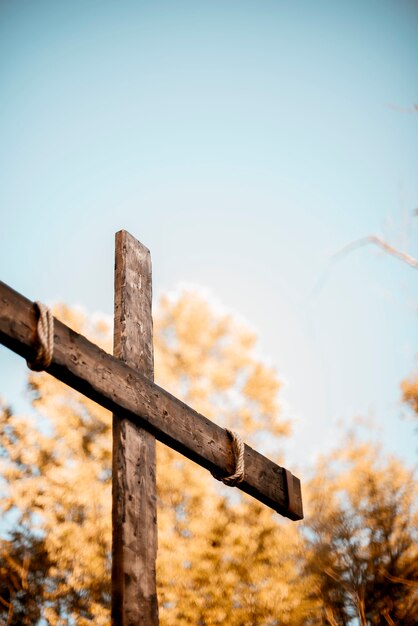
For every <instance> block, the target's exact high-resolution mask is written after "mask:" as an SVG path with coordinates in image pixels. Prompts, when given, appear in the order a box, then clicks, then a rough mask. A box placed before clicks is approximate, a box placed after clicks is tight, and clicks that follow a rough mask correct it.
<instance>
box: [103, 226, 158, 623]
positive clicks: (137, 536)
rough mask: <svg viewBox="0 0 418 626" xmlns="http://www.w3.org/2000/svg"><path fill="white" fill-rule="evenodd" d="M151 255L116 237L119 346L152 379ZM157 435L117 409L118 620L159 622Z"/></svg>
mask: <svg viewBox="0 0 418 626" xmlns="http://www.w3.org/2000/svg"><path fill="white" fill-rule="evenodd" d="M151 303H152V279H151V255H150V253H149V250H148V249H147V248H145V246H143V245H142V244H141V243H139V241H137V240H136V239H135V238H134V237H132V235H130V234H129V233H127V232H126V231H124V230H122V231H119V232H118V233H116V240H115V318H114V320H115V323H114V342H113V353H114V355H115V356H116V357H118V358H119V359H121V360H122V361H123V362H124V363H126V364H127V365H130V366H131V367H134V368H135V369H137V370H138V371H139V372H141V373H142V374H143V375H144V376H145V377H146V378H147V379H149V380H150V381H153V380H154V353H153V340H152V312H151ZM155 470H156V468H155V437H154V436H153V435H152V434H151V433H149V432H147V431H146V430H144V429H143V428H142V427H140V426H138V425H137V424H134V423H133V422H131V421H130V420H129V419H127V418H126V417H124V416H122V417H119V414H118V413H114V414H113V471H112V498H113V506H112V536H113V541H112V624H114V626H157V625H158V603H157V587H156V572H155V567H156V558H157V486H156V473H155Z"/></svg>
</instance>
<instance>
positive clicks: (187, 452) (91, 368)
mask: <svg viewBox="0 0 418 626" xmlns="http://www.w3.org/2000/svg"><path fill="white" fill-rule="evenodd" d="M35 335H36V314H35V308H34V305H33V303H32V302H31V301H30V300H28V299H26V298H25V297H24V296H22V295H20V294H19V293H17V292H16V291H14V290H13V289H11V287H8V286H7V285H6V284H4V283H2V282H0V342H1V343H3V344H4V345H5V346H7V347H8V348H10V349H11V350H13V351H14V352H16V353H17V354H19V355H20V356H22V357H24V358H25V359H28V360H31V359H33V358H34V355H35V351H34V348H33V346H34V344H35ZM47 372H48V373H49V374H51V375H52V376H55V378H57V379H58V380H61V381H62V382H64V383H66V384H67V385H69V386H70V387H72V388H73V389H76V390H77V391H79V392H80V393H83V394H84V395H86V396H87V397H88V398H91V399H92V400H94V401H95V402H97V403H98V404H100V405H101V406H103V407H105V408H106V409H109V411H112V412H116V413H118V415H121V416H125V417H127V418H128V419H129V420H131V421H132V422H134V423H135V424H138V425H140V426H142V427H143V428H145V429H146V430H148V431H149V432H150V433H152V434H153V435H154V436H155V437H156V438H157V439H158V440H159V441H162V442H163V443H164V444H166V445H168V446H170V447H171V448H173V449H174V450H177V451H178V452H180V453H181V454H183V455H184V456H186V457H188V458H189V459H191V460H192V461H194V462H195V463H198V464H199V465H201V466H203V467H205V468H206V469H207V470H209V471H211V472H213V473H215V474H216V475H221V476H227V475H229V474H231V473H233V471H234V458H233V452H232V449H231V441H230V438H229V436H228V434H227V432H226V430H225V429H223V428H221V427H220V426H217V425H216V424H214V423H213V422H211V421H210V420H208V419H207V418H206V417H204V416H203V415H200V414H199V413H197V412H196V411H194V410H193V409H192V408H190V407H189V406H187V405H186V404H184V403H183V402H181V401H180V400H178V399H177V398H175V397H174V396H172V395H171V394H170V393H168V392H167V391H165V390H164V389H161V388H160V387H158V385H156V384H155V383H153V382H152V381H150V380H148V379H147V378H145V376H143V375H142V374H140V373H139V372H138V371H136V370H135V369H133V368H132V367H129V366H128V365H126V364H125V363H123V362H122V361H121V360H119V359H117V358H115V357H114V356H112V355H110V354H107V353H106V352H105V351H104V350H102V349H101V348H99V347H98V346H96V345H95V344H93V343H92V342H90V341H88V339H86V338H85V337H83V335H80V334H78V333H76V332H74V331H73V330H71V329H70V328H68V326H66V325H65V324H62V323H61V322H59V321H58V320H55V330H54V356H53V360H52V363H51V365H50V366H49V367H48V369H47ZM244 458H245V479H244V481H243V482H242V483H240V484H239V485H238V488H239V489H241V490H242V491H244V492H245V493H248V494H249V495H251V496H253V497H254V498H256V499H257V500H259V501H260V502H263V503H264V504H266V505H267V506H269V507H271V508H272V509H274V510H275V511H277V512H278V513H280V514H281V515H284V516H285V517H288V518H290V519H292V520H300V519H302V518H303V509H302V496H301V488H300V481H299V479H298V478H297V477H296V476H293V475H292V474H291V473H290V472H289V471H286V470H285V469H284V468H283V467H280V466H279V465H277V464H275V463H273V462H272V461H270V460H269V459H267V458H266V457H264V456H263V455H262V454H260V453H258V452H256V451H255V450H253V449H252V448H250V446H248V445H245V456H244Z"/></svg>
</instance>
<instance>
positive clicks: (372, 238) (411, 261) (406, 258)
mask: <svg viewBox="0 0 418 626" xmlns="http://www.w3.org/2000/svg"><path fill="white" fill-rule="evenodd" d="M369 243H372V244H374V245H376V246H379V248H382V250H384V251H385V252H387V253H388V254H391V255H392V256H394V257H396V258H398V259H400V260H401V261H403V262H404V263H407V264H408V265H410V266H411V267H414V268H415V269H417V268H418V260H417V259H415V258H414V257H413V256H411V255H410V254H408V253H407V252H403V251H402V250H398V249H397V248H394V247H393V246H391V245H390V244H388V243H387V242H386V241H384V240H383V239H382V238H381V237H379V236H378V235H369V236H368V237H362V238H361V239H357V240H356V241H352V242H351V243H349V244H348V245H346V246H344V248H343V249H342V250H340V251H339V252H337V253H336V254H334V255H333V256H332V257H331V258H333V259H336V258H338V257H340V256H344V255H345V254H348V253H349V252H351V251H352V250H356V249H357V248H360V247H361V246H366V245H368V244H369Z"/></svg>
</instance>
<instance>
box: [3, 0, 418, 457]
mask: <svg viewBox="0 0 418 626" xmlns="http://www.w3.org/2000/svg"><path fill="white" fill-rule="evenodd" d="M0 59H1V61H0V87H1V94H2V96H1V99H0V136H1V142H0V210H1V222H0V268H1V279H2V280H4V281H5V282H7V283H8V284H10V285H11V286H12V287H14V288H15V289H17V290H18V291H20V292H21V293H23V294H24V295H26V296H27V297H30V298H32V299H39V300H42V301H44V302H47V303H53V302H56V301H64V302H66V303H68V304H70V305H74V304H81V305H82V306H83V307H85V308H86V310H88V311H91V312H95V311H101V312H104V313H106V314H109V315H111V314H112V310H113V241H114V233H115V231H117V230H119V229H121V228H125V229H127V230H129V231H130V232H131V233H132V234H134V235H135V236H136V237H137V238H138V239H140V240H141V241H142V242H143V243H144V244H146V245H147V246H148V247H149V248H150V249H151V253H152V256H153V265H154V291H155V294H156V297H158V295H159V294H161V293H162V292H163V291H165V290H167V289H174V288H176V286H177V285H178V284H179V283H182V282H185V283H192V284H195V285H199V286H202V287H205V288H207V289H209V290H210V292H211V293H212V294H213V297H214V298H216V299H218V300H220V301H221V302H222V303H223V305H224V306H226V307H227V308H229V309H232V310H233V311H236V312H238V313H239V314H240V315H242V316H243V317H244V318H245V319H247V320H248V321H249V322H250V324H251V325H252V326H253V327H254V328H255V329H256V330H257V332H258V334H259V337H260V351H261V353H262V354H263V355H265V356H266V357H268V358H269V360H270V362H271V363H273V364H274V365H275V366H276V367H277V369H278V372H279V374H280V376H281V378H282V379H283V380H284V381H285V383H286V385H285V388H284V390H283V392H282V403H283V411H284V413H285V414H286V415H287V416H289V417H293V418H294V419H295V432H294V436H293V438H292V439H291V440H290V441H289V442H288V443H287V444H286V447H285V451H286V454H287V459H289V460H290V462H291V463H292V462H293V463H297V464H304V463H305V462H309V461H310V460H312V459H313V458H314V456H315V455H316V454H318V452H320V451H321V450H326V449H327V448H329V446H330V445H331V444H332V443H333V442H335V441H336V438H337V433H338V428H337V427H336V422H337V420H340V419H343V420H345V421H346V422H349V421H350V419H351V418H353V417H355V416H366V417H367V416H368V417H373V418H374V419H375V421H376V423H377V424H378V425H379V427H380V428H381V429H382V437H383V440H384V442H385V445H386V447H387V449H388V450H391V451H393V452H396V453H397V454H399V455H402V456H404V457H405V458H406V459H407V460H408V462H410V463H413V462H415V461H416V458H417V457H416V450H417V448H418V434H414V426H413V424H412V423H411V422H408V421H407V420H406V419H403V418H402V414H403V413H405V410H404V408H402V405H401V402H400V395H401V394H400V382H401V380H402V379H403V378H405V377H406V376H408V375H410V374H413V373H414V372H416V371H417V360H416V353H417V339H418V336H417V335H418V333H417V324H416V322H417V319H416V312H417V302H418V291H417V280H416V278H417V274H416V271H415V270H413V269H411V268H410V267H408V266H406V265H405V264H403V263H402V262H400V261H397V260H395V259H393V258H392V257H389V256H387V255H385V254H383V253H378V252H377V251H376V250H374V249H373V248H371V247H368V248H362V249H360V250H357V251H355V252H352V253H351V254H349V255H347V256H345V257H343V258H341V259H340V260H339V261H338V262H335V263H333V264H332V266H330V267H329V269H328V270H327V267H328V264H329V260H330V258H331V256H332V255H333V254H334V253H335V252H337V251H339V250H340V249H341V248H342V247H343V246H345V245H346V244H347V243H349V242H351V241H353V240H355V239H357V238H359V237H363V236H365V235H369V234H371V233H378V234H381V235H382V236H384V237H385V238H386V239H387V240H388V241H389V242H390V243H392V244H393V245H396V246H398V247H399V248H401V249H403V250H405V251H408V252H409V253H410V254H414V255H415V256H417V255H418V239H417V232H418V216H414V209H415V207H416V206H417V205H418V177H417V172H418V112H417V113H414V112H413V110H412V109H413V106H414V105H415V104H416V103H418V3H417V2H415V1H412V0H411V1H408V0H390V1H389V0H378V1H372V0H370V1H367V0H366V1H365V0H362V1H361V2H358V1H351V2H347V1H345V2H340V1H335V0H334V1H332V2H331V1H329V2H328V1H323V0H318V1H317V2H302V1H299V2H298V1H295V0H292V1H291V2H281V1H280V0H253V1H247V0H239V1H237V0H235V1H233V0H210V1H209V0H207V1H202V0H189V1H177V0H169V1H154V2H152V1H141V0H135V1H134V2H128V1H120V2H107V1H105V0H102V1H100V2H98V1H94V0H90V1H89V0H83V1H78V0H71V2H68V1H64V0H60V1H57V0H54V1H52V0H50V1H42V0H37V1H36V2H33V1H28V0H19V2H16V1H12V0H2V1H1V3H0ZM318 281H319V282H318ZM24 382H25V364H24V363H23V362H22V360H21V359H20V358H18V357H17V356H15V355H12V354H9V353H8V351H7V350H6V349H5V348H1V347H0V393H1V394H2V395H3V396H4V397H5V398H6V399H7V400H8V401H10V402H12V405H13V406H14V407H16V408H20V407H23V406H24V400H23V399H22V398H23V396H22V390H23V388H24Z"/></svg>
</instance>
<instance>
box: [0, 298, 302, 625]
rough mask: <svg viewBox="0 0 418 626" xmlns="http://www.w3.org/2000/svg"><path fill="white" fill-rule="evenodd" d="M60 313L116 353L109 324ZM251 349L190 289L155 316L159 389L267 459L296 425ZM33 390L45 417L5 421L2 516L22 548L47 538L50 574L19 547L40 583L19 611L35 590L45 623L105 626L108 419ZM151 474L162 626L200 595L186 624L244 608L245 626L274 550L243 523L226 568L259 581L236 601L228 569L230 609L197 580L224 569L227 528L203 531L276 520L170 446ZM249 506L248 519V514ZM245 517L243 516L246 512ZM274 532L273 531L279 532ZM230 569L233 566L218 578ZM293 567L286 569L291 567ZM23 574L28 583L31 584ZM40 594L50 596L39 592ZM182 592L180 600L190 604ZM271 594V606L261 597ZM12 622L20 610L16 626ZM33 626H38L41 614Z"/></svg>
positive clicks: (41, 388) (211, 585)
mask: <svg viewBox="0 0 418 626" xmlns="http://www.w3.org/2000/svg"><path fill="white" fill-rule="evenodd" d="M55 314H56V316H57V317H58V318H61V319H62V320H63V321H65V322H66V323H67V324H69V325H70V326H72V327H73V328H74V329H75V330H78V331H81V332H83V333H84V334H86V335H87V336H89V337H90V338H92V339H93V340H94V341H96V342H97V343H101V344H102V345H103V346H104V347H105V348H107V349H109V347H110V346H109V344H110V328H109V325H108V324H106V323H105V322H103V321H101V320H96V321H94V320H93V321H91V320H90V321H89V320H88V319H87V318H86V316H84V315H83V314H82V313H80V312H77V311H70V310H69V309H68V308H66V307H58V308H57V310H56V311H55ZM254 350H255V335H254V334H253V333H252V332H250V331H249V330H248V329H247V328H246V327H245V326H244V325H243V324H240V323H238V322H237V321H236V319H234V318H233V317H232V316H230V315H228V314H226V313H224V312H222V311H214V309H213V307H211V306H210V305H209V304H208V303H207V301H205V300H204V299H203V298H202V297H200V296H198V295H196V294H193V293H191V292H187V291H186V292H183V293H182V294H180V295H177V296H176V297H171V298H170V297H165V298H163V299H162V301H161V303H160V307H159V310H158V312H157V314H156V316H155V361H156V378H157V381H158V382H159V383H160V384H162V385H163V386H164V387H166V388H167V389H169V390H171V391H172V392H174V393H175V394H176V395H178V396H180V397H182V398H183V399H184V400H185V401H186V402H188V403H189V404H191V405H192V406H193V407H194V408H196V409H197V410H199V411H201V412H202V413H204V414H206V415H207V416H208V417H210V418H214V417H216V419H217V421H218V422H220V423H224V424H225V425H228V426H230V427H232V428H234V429H236V430H238V431H239V432H241V433H242V434H243V435H245V437H246V440H247V441H250V442H251V441H252V442H257V443H259V440H260V439H262V440H263V441H267V442H268V448H269V453H270V454H272V455H275V456H276V457H277V454H278V449H277V442H278V440H279V437H280V436H283V435H286V434H288V432H289V424H287V423H286V422H285V421H284V420H282V419H280V418H279V415H278V404H277V393H278V390H279V383H278V380H277V377H276V374H275V372H274V370H273V369H272V368H269V367H267V366H266V365H264V364H263V362H262V361H260V360H259V359H258V358H257V357H256V355H255V352H254ZM29 385H30V389H31V393H32V399H33V406H34V409H35V410H36V413H37V417H36V416H32V418H28V417H26V416H19V415H13V414H10V413H9V412H8V411H7V410H5V409H4V410H3V412H2V414H1V437H2V439H1V441H2V455H1V475H2V477H3V480H4V485H5V484H6V483H7V485H8V487H7V490H6V488H5V486H4V489H5V494H4V498H3V501H2V508H3V511H4V512H5V513H6V512H7V511H13V514H14V517H15V520H16V521H15V528H19V529H21V531H22V533H23V532H24V533H26V535H27V536H28V537H31V536H36V537H38V538H39V540H40V541H41V542H42V550H43V552H42V553H43V554H45V564H46V572H45V571H42V568H41V569H39V568H38V570H37V569H36V568H37V567H38V565H39V564H38V563H37V562H36V559H33V558H32V559H31V560H30V561H28V562H25V564H24V563H23V559H24V556H23V555H24V554H26V552H25V551H24V549H23V545H22V547H21V549H19V550H18V551H17V553H16V559H15V560H16V562H17V563H18V564H19V565H21V566H22V567H24V568H26V570H27V572H28V576H27V577H26V580H27V581H29V580H31V581H32V583H31V584H29V582H27V583H25V586H24V587H22V589H19V594H20V595H19V598H20V599H19V602H21V603H25V602H26V606H29V605H30V603H31V601H32V600H31V598H33V595H34V594H35V593H36V595H37V598H38V605H39V607H40V614H41V615H42V616H43V617H44V618H45V619H46V620H47V622H48V623H49V624H72V623H76V624H77V625H78V624H80V625H81V626H82V625H83V624H90V623H91V621H92V620H93V621H94V623H95V624H98V625H100V624H107V623H108V621H109V611H108V610H109V602H110V589H109V581H110V541H111V528H110V520H111V514H110V508H111V495H110V481H111V475H110V472H111V432H110V429H111V419H110V415H109V413H108V412H107V411H105V410H104V409H102V408H101V407H99V406H97V405H96V404H94V403H93V402H91V401H90V400H88V399H87V398H85V397H83V396H81V395H80V394H78V393H76V392H75V391H73V390H72V389H70V388H68V387H66V386H65V385H63V384H61V383H59V382H58V381H56V380H55V379H53V378H52V377H51V376H49V375H48V374H46V373H29ZM267 435H268V437H267ZM157 467H158V500H159V537H160V539H159V545H160V549H159V561H158V580H159V595H160V605H161V622H162V624H164V623H166V624H170V623H174V622H176V620H177V622H176V623H178V622H179V621H181V620H182V619H183V617H182V615H183V613H184V612H185V611H186V609H185V607H186V597H189V598H190V596H191V595H192V594H193V596H194V599H195V601H196V602H197V605H199V606H196V608H195V610H194V612H193V611H192V613H191V614H190V610H191V609H187V611H189V617H184V620H185V623H187V621H186V620H187V619H188V620H189V623H194V624H195V623H197V622H196V615H197V614H199V615H202V617H201V620H205V619H206V618H205V617H204V615H205V614H206V615H211V617H210V620H212V619H218V621H213V622H208V623H222V618H221V617H219V616H222V615H223V614H230V613H231V612H233V610H234V611H235V609H236V607H237V603H238V604H239V605H240V615H241V616H242V615H243V614H244V613H245V611H248V610H249V608H248V602H249V601H250V598H253V599H252V600H251V601H250V604H251V602H252V604H253V605H255V602H256V599H257V600H258V598H256V594H255V592H254V593H253V590H255V589H256V587H257V584H258V582H259V583H260V585H261V586H264V587H265V586H266V584H267V582H266V579H267V578H268V576H267V572H268V559H267V556H266V554H267V553H266V549H265V548H258V547H257V546H258V543H257V541H256V538H255V536H256V534H257V532H265V530H264V531H263V529H262V528H258V526H256V525H255V524H254V523H253V522H250V523H247V526H248V529H250V528H251V525H252V530H251V532H252V533H253V535H254V540H253V547H254V550H253V552H251V551H250V550H249V546H248V545H246V542H245V533H246V528H245V524H244V526H242V525H241V526H239V524H238V531H235V532H238V536H237V537H236V538H235V539H234V540H232V535H230V536H231V539H230V541H231V555H230V558H231V559H232V560H234V562H235V563H236V564H238V562H240V561H241V562H242V563H245V564H246V566H248V568H249V569H251V564H252V563H253V564H254V568H252V574H251V576H252V578H251V577H250V578H249V579H248V582H247V585H246V586H245V585H244V586H243V587H242V589H241V591H239V589H238V588H237V589H235V585H234V580H237V579H238V576H239V573H238V571H236V572H235V574H234V575H232V567H231V568H229V576H230V584H227V583H226V580H225V581H224V585H223V590H224V591H223V598H224V600H223V605H222V603H221V602H218V597H217V594H218V589H216V587H217V586H219V585H218V583H217V579H216V577H214V575H213V573H212V574H210V572H209V570H208V571H207V573H206V575H207V577H208V578H207V581H206V588H207V591H206V592H205V593H200V592H199V588H200V585H201V582H198V580H202V578H203V579H204V573H203V570H202V567H203V568H204V564H205V563H206V564H210V565H211V566H212V565H213V563H214V561H215V560H216V559H215V557H214V556H213V555H215V554H219V549H217V548H218V546H217V544H216V541H215V540H214V539H212V537H213V534H214V533H215V534H216V533H219V529H218V530H216V528H215V527H213V528H210V524H209V525H208V523H209V521H210V520H213V521H214V522H215V521H216V523H218V522H219V519H221V517H220V516H221V514H222V511H223V519H225V520H227V518H228V516H230V521H229V522H227V521H225V523H226V525H227V526H228V528H229V529H230V530H231V531H232V530H233V528H234V523H236V522H239V521H240V520H244V518H246V517H247V516H248V517H249V518H251V519H257V518H260V515H261V516H262V519H264V520H265V521H266V520H267V519H271V517H272V516H273V513H272V512H269V513H268V514H266V513H260V511H259V510H258V509H257V507H255V508H254V506H255V505H248V502H246V503H243V502H242V501H241V498H240V497H238V498H237V496H235V499H234V498H232V499H231V497H230V492H228V490H227V489H226V488H224V487H223V486H222V485H220V484H218V483H217V482H216V481H214V480H213V478H211V477H210V475H208V474H207V472H205V471H203V470H202V469H201V468H199V467H197V466H196V465H194V464H193V463H191V462H190V461H188V460H186V459H184V458H181V457H179V455H177V454H176V453H174V452H173V451H171V450H169V449H167V448H166V447H165V446H162V445H161V446H159V447H158V462H157ZM248 506H252V507H253V509H251V510H247V512H245V507H248ZM239 507H244V509H242V511H241V513H240V509H239ZM233 511H234V512H233ZM234 516H235V517H234ZM268 516H270V518H269V517H268ZM215 517H216V520H215ZM275 524H276V522H275V521H274V522H271V521H270V531H269V532H270V534H272V535H273V534H274V533H273V532H272V530H273V528H274V527H275ZM239 528H241V530H239ZM240 533H241V535H242V537H241V540H240V541H239V540H238V539H239V535H240ZM9 541H10V542H11V545H15V541H14V540H13V537H9ZM272 541H273V540H272ZM273 543H274V542H273ZM273 543H272V544H271V546H273ZM276 543H277V542H276ZM261 544H262V542H261ZM261 544H260V545H261ZM225 545H226V544H225ZM234 546H235V548H236V549H235V548H234V550H235V555H234V550H232V547H234ZM260 550H261V552H260ZM33 554H35V550H34V551H33ZM280 554H281V557H280V558H281V559H282V561H283V560H285V557H284V556H283V547H281V552H280ZM277 558H279V557H277ZM19 559H20V560H19ZM207 559H209V560H207ZM257 559H258V560H259V561H260V563H261V562H263V564H264V565H263V567H264V569H263V568H261V569H260V567H259V566H257V567H256V566H255V564H256V562H257ZM260 559H261V560H260ZM198 565H199V567H200V569H199V568H198ZM237 567H238V565H237V566H236V569H237ZM242 567H243V565H241V568H242ZM257 568H258V569H257ZM227 569H228V568H227V567H226V562H225V566H224V569H223V571H224V572H226V570H227ZM291 569H292V567H291V564H288V570H289V571H290V570H291ZM26 570H25V571H26ZM35 571H37V572H38V574H37V575H36V576H35ZM257 571H258V572H259V574H257ZM292 571H293V570H292ZM8 572H10V568H9V570H4V577H6V578H7V576H9V574H8ZM29 573H30V575H32V573H33V577H32V578H30V576H29ZM220 574H221V570H219V575H220ZM257 575H258V576H259V579H257ZM197 576H198V577H200V579H199V578H198V577H197ZM9 577H10V576H9ZM218 578H219V577H218ZM290 578H291V576H289V580H290ZM32 579H33V580H32ZM257 580H258V582H257ZM283 581H284V577H283ZM269 584H270V583H269ZM39 585H41V587H42V593H39ZM283 585H284V586H285V588H286V589H287V591H286V592H284V591H282V592H281V593H282V594H283V593H290V587H289V584H288V583H286V584H285V583H284V582H283ZM260 588H261V587H260ZM176 589H177V591H176ZM179 589H182V590H183V591H184V595H183V596H182V597H181V591H180V592H179V591H178V590H179ZM232 589H234V593H233V594H232V595H231V593H230V591H231V590H232ZM186 590H188V592H187V593H188V596H187V593H186ZM249 590H250V591H251V593H250V591H249ZM12 591H13V589H12ZM12 591H11V592H10V593H9V592H7V594H6V596H7V597H4V600H5V603H4V604H2V606H1V607H0V609H1V610H3V614H4V615H6V613H7V611H8V610H9V608H8V607H10V603H11V602H12V603H16V602H17V593H12ZM176 594H177V595H176ZM208 594H209V595H211V594H212V596H213V598H212V602H207V599H208ZM240 594H241V595H240ZM264 595H265V597H266V598H267V593H265V594H264ZM240 597H241V600H240ZM199 598H200V599H199ZM215 604H216V607H217V608H216V611H218V613H217V614H218V618H215V617H214V615H212V613H213V611H212V613H210V610H211V609H210V607H215ZM260 604H262V602H260ZM267 604H269V603H267ZM241 605H242V606H241ZM189 606H190V607H193V604H192V603H190V605H189ZM269 606H270V608H269V609H268V611H267V613H268V615H269V616H271V615H272V614H273V609H272V608H271V601H270V605H269ZM266 610H267V609H266ZM216 611H215V613H216ZM205 612H206V613H205ZM267 613H266V615H267ZM28 614H29V613H28ZM199 619H200V618H199ZM208 619H209V618H208ZM239 619H241V618H239ZM219 620H221V621H219ZM18 623H20V622H19V617H18V613H17V612H15V613H14V617H13V616H12V617H11V621H10V624H18ZM30 623H34V624H35V623H36V620H35V617H34V618H33V621H32V622H30ZM201 623H202V624H203V623H206V621H201ZM230 623H237V624H238V623H242V621H241V622H239V621H235V622H233V621H231V622H230ZM258 623H260V622H258ZM261 623H262V622H261Z"/></svg>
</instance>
